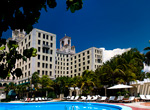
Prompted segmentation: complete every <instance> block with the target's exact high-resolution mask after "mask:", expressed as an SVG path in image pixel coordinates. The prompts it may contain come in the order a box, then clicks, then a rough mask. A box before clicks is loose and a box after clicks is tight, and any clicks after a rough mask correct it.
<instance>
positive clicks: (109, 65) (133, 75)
mask: <svg viewBox="0 0 150 110" xmlns="http://www.w3.org/2000/svg"><path fill="white" fill-rule="evenodd" d="M143 61H144V55H143V54H141V53H140V52H139V51H138V50H137V49H131V50H130V51H127V52H125V53H123V54H122V55H117V56H115V57H113V58H112V59H111V60H110V61H107V62H106V63H104V64H103V66H102V67H101V68H98V69H97V70H96V75H97V76H98V77H99V80H100V82H101V84H102V85H109V86H111V85H112V84H117V83H129V82H130V81H133V80H137V79H138V80H139V79H141V78H142V77H143V74H142V72H141V71H142V69H143Z"/></svg>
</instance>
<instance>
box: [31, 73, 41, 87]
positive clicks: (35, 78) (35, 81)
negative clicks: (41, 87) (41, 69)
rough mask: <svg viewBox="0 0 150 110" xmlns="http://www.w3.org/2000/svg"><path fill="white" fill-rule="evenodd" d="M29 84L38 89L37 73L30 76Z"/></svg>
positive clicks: (38, 78)
mask: <svg viewBox="0 0 150 110" xmlns="http://www.w3.org/2000/svg"><path fill="white" fill-rule="evenodd" d="M31 83H32V84H34V88H38V83H40V77H39V73H38V72H34V73H33V74H32V78H31Z"/></svg>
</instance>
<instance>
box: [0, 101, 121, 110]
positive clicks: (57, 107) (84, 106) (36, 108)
mask: <svg viewBox="0 0 150 110" xmlns="http://www.w3.org/2000/svg"><path fill="white" fill-rule="evenodd" d="M0 110H122V108H121V107H119V106H115V105H109V104H100V103H85V102H47V103H44V102H43V103H0Z"/></svg>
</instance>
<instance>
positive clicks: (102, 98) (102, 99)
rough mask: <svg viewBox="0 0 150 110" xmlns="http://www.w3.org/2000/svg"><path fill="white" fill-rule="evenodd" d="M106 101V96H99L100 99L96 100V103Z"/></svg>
mask: <svg viewBox="0 0 150 110" xmlns="http://www.w3.org/2000/svg"><path fill="white" fill-rule="evenodd" d="M106 99H107V97H106V96H101V98H100V99H97V101H104V102H105V101H106Z"/></svg>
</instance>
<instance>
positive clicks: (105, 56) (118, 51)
mask: <svg viewBox="0 0 150 110" xmlns="http://www.w3.org/2000/svg"><path fill="white" fill-rule="evenodd" d="M100 49H103V62H104V63H105V62H106V61H107V60H110V59H111V58H112V57H114V56H115V55H121V54H122V53H124V52H126V51H129V50H130V49H131V48H127V49H120V48H116V49H113V50H105V48H100Z"/></svg>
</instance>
